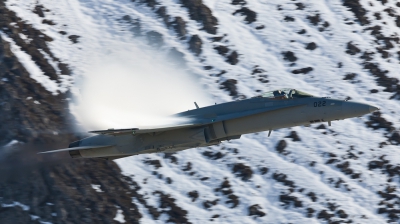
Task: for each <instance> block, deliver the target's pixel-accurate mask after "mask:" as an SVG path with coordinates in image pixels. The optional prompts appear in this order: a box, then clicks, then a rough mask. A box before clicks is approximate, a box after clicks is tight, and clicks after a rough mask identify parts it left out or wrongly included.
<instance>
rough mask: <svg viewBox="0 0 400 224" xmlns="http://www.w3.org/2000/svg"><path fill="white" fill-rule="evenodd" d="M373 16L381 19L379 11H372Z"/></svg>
mask: <svg viewBox="0 0 400 224" xmlns="http://www.w3.org/2000/svg"><path fill="white" fill-rule="evenodd" d="M374 16H375V18H376V19H377V20H381V19H382V17H381V14H380V13H379V12H376V13H374Z"/></svg>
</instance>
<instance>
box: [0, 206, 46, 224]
mask: <svg viewBox="0 0 400 224" xmlns="http://www.w3.org/2000/svg"><path fill="white" fill-rule="evenodd" d="M0 220H1V222H2V223H18V224H23V223H35V224H36V223H37V224H39V223H40V222H39V220H36V221H33V220H32V219H31V216H30V214H29V211H24V210H23V209H22V208H21V207H0Z"/></svg>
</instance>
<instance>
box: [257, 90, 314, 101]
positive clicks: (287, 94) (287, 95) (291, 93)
mask: <svg viewBox="0 0 400 224" xmlns="http://www.w3.org/2000/svg"><path fill="white" fill-rule="evenodd" d="M261 97H265V98H272V99H297V98H307V97H313V95H311V94H308V93H305V92H302V91H299V90H296V89H290V88H284V89H278V90H274V91H270V92H265V93H263V94H262V95H261Z"/></svg>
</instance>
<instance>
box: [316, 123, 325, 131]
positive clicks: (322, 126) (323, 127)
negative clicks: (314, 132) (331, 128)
mask: <svg viewBox="0 0 400 224" xmlns="http://www.w3.org/2000/svg"><path fill="white" fill-rule="evenodd" d="M317 129H319V130H320V129H326V127H325V125H324V124H320V125H319V126H318V127H317Z"/></svg>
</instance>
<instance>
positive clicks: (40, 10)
mask: <svg viewBox="0 0 400 224" xmlns="http://www.w3.org/2000/svg"><path fill="white" fill-rule="evenodd" d="M43 11H45V8H44V7H43V5H36V6H35V8H34V9H33V10H32V12H33V13H35V14H37V15H38V16H39V17H42V18H44V12H43Z"/></svg>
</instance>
